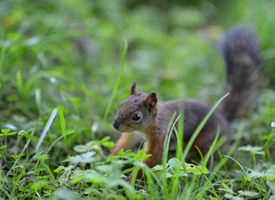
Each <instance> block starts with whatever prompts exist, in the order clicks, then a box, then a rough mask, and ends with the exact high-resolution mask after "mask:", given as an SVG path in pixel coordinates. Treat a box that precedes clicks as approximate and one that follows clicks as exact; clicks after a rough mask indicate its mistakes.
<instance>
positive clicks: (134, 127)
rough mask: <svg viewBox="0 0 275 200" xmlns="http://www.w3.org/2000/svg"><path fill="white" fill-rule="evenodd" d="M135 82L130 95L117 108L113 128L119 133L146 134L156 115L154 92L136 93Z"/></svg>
mask: <svg viewBox="0 0 275 200" xmlns="http://www.w3.org/2000/svg"><path fill="white" fill-rule="evenodd" d="M136 86H137V84H136V81H135V82H134V83H133V85H132V87H131V95H130V96H129V97H128V98H127V99H126V100H124V101H122V102H121V103H120V105H119V107H118V110H117V113H116V117H115V120H114V122H113V127H114V128H115V129H117V130H118V131H121V132H133V131H141V132H146V129H147V128H149V127H150V124H151V123H152V122H153V121H154V119H155V117H156V114H157V103H158V97H157V93H156V92H151V93H150V94H147V93H144V92H137V89H136Z"/></svg>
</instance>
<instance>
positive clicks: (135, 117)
mask: <svg viewBox="0 0 275 200" xmlns="http://www.w3.org/2000/svg"><path fill="white" fill-rule="evenodd" d="M140 118H141V115H140V114H135V115H134V116H133V117H132V120H134V121H138V120H140Z"/></svg>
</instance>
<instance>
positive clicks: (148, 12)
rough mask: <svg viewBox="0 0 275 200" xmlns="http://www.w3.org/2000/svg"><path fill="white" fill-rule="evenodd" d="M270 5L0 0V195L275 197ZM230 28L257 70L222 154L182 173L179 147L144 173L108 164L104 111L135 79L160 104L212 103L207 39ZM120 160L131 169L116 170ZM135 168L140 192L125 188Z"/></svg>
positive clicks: (214, 69)
mask: <svg viewBox="0 0 275 200" xmlns="http://www.w3.org/2000/svg"><path fill="white" fill-rule="evenodd" d="M274 6H275V3H274V2H273V1H267V0H266V1H254V0H251V1H222V2H215V1H209V2H205V1H189V2H185V3H180V2H171V3H169V4H167V3H166V2H163V1H152V2H145V1H144V2H143V1H136V0H135V1H125V0H117V1H108V0H101V1H76V0H67V1H65V0H60V1H54V0H40V1H19V0H13V1H10V0H2V1H1V2H0V22H1V26H0V100H1V101H0V159H1V160H0V185H1V187H0V199H85V198H86V199H250V198H252V197H253V198H256V199H270V198H274V191H275V184H274V180H275V165H274V164H275V159H274V157H273V155H274V153H275V152H274V148H273V147H274V128H275V127H271V123H272V122H274V121H275V107H274V105H275V92H274V87H275V78H274V74H275V73H274V70H275V67H274V60H275V59H274V58H275V51H274V45H275V44H274V41H273V39H272V38H273V35H274V23H273V22H274V18H275V14H274V11H273V10H274V9H273V8H274ZM236 24H248V25H250V26H251V27H252V28H254V30H255V32H256V34H257V35H259V38H260V40H261V43H262V51H261V57H262V58H263V60H264V61H265V64H266V68H265V69H264V72H263V78H262V80H261V88H260V91H259V96H258V99H257V100H255V103H254V104H253V105H252V106H251V107H250V108H249V110H248V113H247V115H246V116H244V117H243V118H242V119H240V120H236V121H235V122H234V123H233V125H232V130H231V135H232V137H233V142H232V145H231V146H230V147H229V148H228V152H227V153H226V155H225V154H220V158H219V159H216V160H212V159H211V158H210V154H209V155H206V157H205V158H204V159H203V162H202V164H200V165H199V166H198V167H195V166H194V167H191V166H190V165H188V164H185V163H184V162H183V160H184V158H185V156H186V152H182V151H179V149H180V148H179V147H178V150H177V152H176V155H175V156H174V157H167V156H166V155H167V154H166V153H165V154H164V157H163V160H162V162H161V163H159V165H157V166H155V167H154V168H153V169H149V168H147V167H146V166H144V165H143V164H142V163H141V162H140V160H141V159H142V158H143V157H144V155H143V154H142V150H140V151H138V152H137V153H133V152H129V151H126V152H120V153H119V154H118V155H117V156H113V157H108V154H109V150H110V149H112V147H113V145H114V141H116V139H117V138H118V136H119V133H117V132H116V131H114V129H113V128H112V120H113V118H114V116H113V114H115V112H116V109H117V107H118V105H119V103H120V102H121V101H122V100H123V99H125V98H127V97H128V95H129V93H130V87H131V84H132V82H133V81H134V80H136V81H137V83H138V89H139V90H143V91H146V92H151V91H157V93H158V96H159V99H160V101H161V102H164V101H166V100H170V99H176V98H186V97H193V98H199V99H202V100H205V101H208V102H210V103H212V104H213V105H214V103H215V102H216V101H217V100H218V99H220V98H221V94H222V92H221V91H222V88H223V84H224V81H225V74H224V67H223V61H222V58H221V56H220V54H219V48H218V43H219V40H220V39H221V38H222V36H223V35H224V33H225V32H226V30H227V29H228V28H229V27H231V26H234V25H236ZM125 41H127V42H125ZM180 121H181V120H180ZM182 129H183V127H181V126H180V127H179V130H178V132H179V133H180V132H181V130H182ZM179 137H180V135H179ZM221 143H223V141H220V140H217V141H215V143H213V146H212V147H211V149H213V150H214V149H215V148H216V147H217V146H219V145H220V144H221ZM214 144H215V145H214ZM179 145H181V144H180V143H179ZM187 149H188V148H187ZM166 151H167V149H166ZM126 164H134V167H132V168H129V169H124V170H121V168H122V167H123V166H124V165H126ZM136 167H142V168H144V171H145V173H146V178H147V181H146V182H144V185H143V186H136V187H134V184H132V185H130V184H128V183H126V181H125V177H126V176H125V174H126V173H129V172H131V171H132V170H134V169H135V168H136ZM205 167H207V168H205Z"/></svg>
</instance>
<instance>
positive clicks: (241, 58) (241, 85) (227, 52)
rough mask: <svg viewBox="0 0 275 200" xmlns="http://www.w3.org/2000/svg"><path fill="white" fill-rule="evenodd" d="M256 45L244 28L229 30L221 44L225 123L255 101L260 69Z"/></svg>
mask: <svg viewBox="0 0 275 200" xmlns="http://www.w3.org/2000/svg"><path fill="white" fill-rule="evenodd" d="M259 46H260V45H259V41H258V38H257V37H256V36H255V35H254V34H253V32H252V31H251V30H250V29H248V28H246V27H239V28H235V29H232V30H231V31H230V32H229V33H228V34H227V35H226V37H225V38H224V40H223V41H222V43H221V52H222V55H223V57H224V60H225V65H226V74H227V77H226V78H227V84H226V85H225V89H224V94H226V93H228V92H229V93H230V94H229V96H228V97H226V98H225V99H224V101H223V104H222V113H223V114H224V116H225V117H226V119H227V120H228V121H232V120H233V119H234V118H235V117H236V115H237V114H238V112H239V110H240V109H242V108H243V107H247V106H249V105H250V104H251V103H252V101H253V100H254V99H255V96H256V94H257V86H258V83H259V80H258V79H259V76H260V69H261V65H260V62H259V48H260V47H259Z"/></svg>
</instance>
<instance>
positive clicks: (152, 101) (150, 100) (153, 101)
mask: <svg viewBox="0 0 275 200" xmlns="http://www.w3.org/2000/svg"><path fill="white" fill-rule="evenodd" d="M145 102H146V103H147V104H149V105H150V108H155V107H156V105H157V103H158V96H157V93H156V92H151V93H150V94H148V96H147V97H146V99H145Z"/></svg>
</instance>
